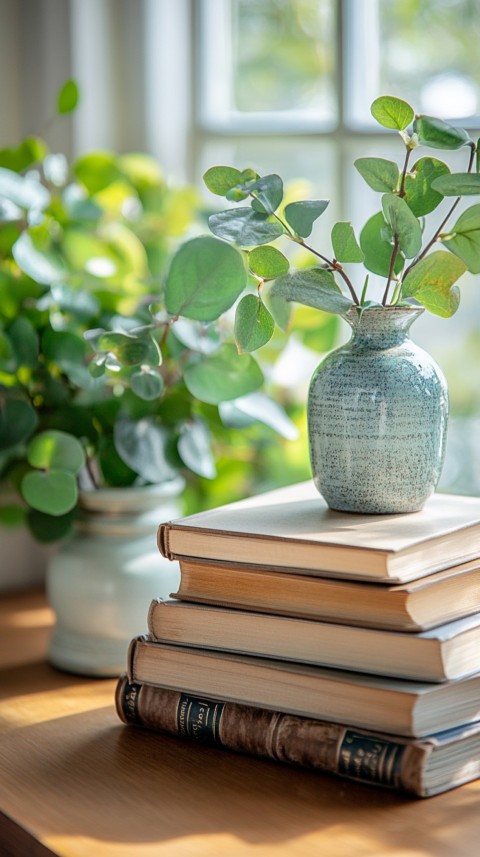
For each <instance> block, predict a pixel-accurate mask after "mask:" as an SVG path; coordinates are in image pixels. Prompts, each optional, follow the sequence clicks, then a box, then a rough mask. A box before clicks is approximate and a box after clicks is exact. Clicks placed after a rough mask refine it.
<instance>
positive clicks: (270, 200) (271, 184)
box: [248, 174, 283, 214]
mask: <svg viewBox="0 0 480 857" xmlns="http://www.w3.org/2000/svg"><path fill="white" fill-rule="evenodd" d="M248 192H249V194H251V195H252V194H253V196H254V199H253V201H252V208H253V209H254V210H255V211H259V212H261V213H262V214H273V212H274V211H276V210H277V208H278V206H279V205H280V203H281V201H282V199H283V182H282V179H281V178H280V176H277V175H275V174H272V175H269V176H262V178H260V179H258V180H257V181H256V182H253V184H250V185H249V186H248Z"/></svg>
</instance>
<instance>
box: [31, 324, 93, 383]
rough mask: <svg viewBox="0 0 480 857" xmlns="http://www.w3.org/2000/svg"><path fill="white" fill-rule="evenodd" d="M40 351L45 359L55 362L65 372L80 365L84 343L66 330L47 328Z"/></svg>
mask: <svg viewBox="0 0 480 857" xmlns="http://www.w3.org/2000/svg"><path fill="white" fill-rule="evenodd" d="M42 353H43V355H44V357H45V359H46V360H47V361H51V362H52V363H56V364H57V366H59V367H60V369H62V370H63V371H64V372H66V373H67V374H68V373H69V371H70V370H71V369H72V368H73V369H76V368H77V367H78V366H80V367H81V366H82V365H83V363H84V360H85V355H86V343H85V341H84V340H83V339H82V338H81V337H80V336H77V335H76V334H75V333H71V332H70V331H68V330H51V329H47V330H46V331H45V333H44V334H43V337H42Z"/></svg>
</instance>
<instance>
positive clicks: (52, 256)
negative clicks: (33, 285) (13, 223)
mask: <svg viewBox="0 0 480 857" xmlns="http://www.w3.org/2000/svg"><path fill="white" fill-rule="evenodd" d="M12 254H13V258H14V259H15V261H16V263H17V265H18V267H19V268H21V270H22V271H23V272H24V273H25V274H27V275H28V276H29V277H31V278H32V280H35V281H36V282H37V283H42V285H46V286H49V285H51V284H52V283H59V282H61V281H62V280H64V279H65V276H66V274H67V271H66V269H65V265H64V262H63V260H62V258H61V256H60V255H57V254H56V253H51V252H43V251H42V250H39V249H37V247H36V246H35V244H34V242H33V240H32V238H31V236H30V235H29V234H28V232H22V234H21V235H20V236H19V238H17V240H16V242H15V244H14V245H13V247H12Z"/></svg>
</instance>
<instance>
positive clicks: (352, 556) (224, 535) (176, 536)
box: [158, 481, 480, 583]
mask: <svg viewBox="0 0 480 857" xmlns="http://www.w3.org/2000/svg"><path fill="white" fill-rule="evenodd" d="M479 539H480V498H478V497H462V496H456V495H448V494H434V495H433V496H432V497H431V498H430V499H429V500H428V502H427V503H426V505H425V506H424V508H423V509H422V510H421V511H420V512H414V513H411V514H403V515H400V514H395V515H359V514H351V513H348V512H335V511H332V510H331V509H329V508H328V506H327V504H326V503H325V501H324V499H323V498H322V497H321V496H320V495H319V494H318V493H317V491H316V489H315V487H314V485H313V482H311V481H310V482H303V483H300V484H297V485H291V486H289V487H287V488H280V489H278V490H276V491H270V492H267V493H265V494H261V495H258V496H255V497H251V498H249V499H247V500H241V501H239V502H237V503H231V504H228V505H226V506H221V507H219V508H217V509H210V510H208V511H206V512H200V513H198V514H195V515H190V516H188V517H185V518H180V519H177V520H175V521H170V522H166V523H163V524H161V525H160V527H159V530H158V546H159V549H160V551H161V553H162V554H163V555H164V556H166V557H168V558H170V559H174V558H178V557H184V556H185V557H197V558H203V559H214V560H225V561H229V562H237V563H253V564H257V565H260V566H262V565H263V566H265V565H267V566H269V567H271V566H272V565H273V566H275V567H277V568H278V569H280V568H284V569H287V570H292V569H295V570H297V571H299V570H301V571H302V572H303V573H309V574H320V575H323V576H329V575H338V576H340V577H342V576H343V577H347V578H356V579H363V580H377V581H382V580H383V581H386V582H397V583H402V582H408V581H410V580H415V579H417V578H420V577H424V576H426V575H428V574H431V573H432V572H435V571H440V570H442V569H444V568H448V567H449V566H451V565H456V564H460V563H461V562H467V561H468V560H471V559H475V558H477V557H478V554H479V543H480V542H479Z"/></svg>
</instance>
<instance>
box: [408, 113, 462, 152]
mask: <svg viewBox="0 0 480 857" xmlns="http://www.w3.org/2000/svg"><path fill="white" fill-rule="evenodd" d="M413 130H414V133H415V134H417V135H418V140H419V143H421V144H422V145H424V146H430V148H431V149H461V147H462V146H465V144H466V143H468V142H470V137H469V135H468V134H467V132H466V131H464V130H463V128H456V127H455V126H454V125H449V124H448V123H447V122H444V121H443V120H442V119H435V117H433V116H417V117H416V119H415V122H414V123H413Z"/></svg>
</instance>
